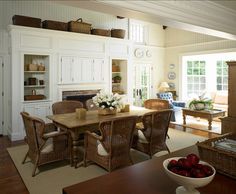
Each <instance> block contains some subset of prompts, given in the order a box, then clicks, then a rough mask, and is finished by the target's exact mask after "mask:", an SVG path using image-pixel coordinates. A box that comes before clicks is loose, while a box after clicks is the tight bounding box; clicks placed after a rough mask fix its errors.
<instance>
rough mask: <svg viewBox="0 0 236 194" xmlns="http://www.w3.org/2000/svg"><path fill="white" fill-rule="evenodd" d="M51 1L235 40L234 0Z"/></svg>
mask: <svg viewBox="0 0 236 194" xmlns="http://www.w3.org/2000/svg"><path fill="white" fill-rule="evenodd" d="M55 2H57V3H61V4H64V5H69V6H77V7H80V8H85V9H90V10H94V11H98V12H103V13H108V14H112V15H118V16H123V17H127V18H133V19H139V20H144V21H148V22H153V23H157V24H161V25H164V26H169V27H173V28H178V29H183V30H188V31H193V32H198V33H203V34H208V35H212V36H218V37H221V38H226V39H232V40H236V25H235V21H236V1H216V0H215V1H200V0H199V1H198V0H194V1H192V0H188V1H183V0H175V1H172V0H164V1H163V0H162V1H161V0H160V1H159V0H157V1H147V0H146V1H127V0H122V1H109V0H96V1H55Z"/></svg>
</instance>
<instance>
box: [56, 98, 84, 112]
mask: <svg viewBox="0 0 236 194" xmlns="http://www.w3.org/2000/svg"><path fill="white" fill-rule="evenodd" d="M76 108H83V103H82V102H80V101H73V100H68V101H67V100H63V101H59V102H55V103H54V104H53V105H52V112H53V114H65V113H73V112H75V109H76Z"/></svg>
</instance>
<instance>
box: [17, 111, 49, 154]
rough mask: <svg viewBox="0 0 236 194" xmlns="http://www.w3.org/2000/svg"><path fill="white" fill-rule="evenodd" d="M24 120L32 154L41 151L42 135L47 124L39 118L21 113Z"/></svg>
mask: <svg viewBox="0 0 236 194" xmlns="http://www.w3.org/2000/svg"><path fill="white" fill-rule="evenodd" d="M20 114H21V116H22V119H23V123H24V127H25V133H26V139H27V144H28V146H29V151H30V152H31V153H36V152H38V151H39V149H40V146H41V144H42V142H43V140H42V135H43V133H44V129H45V122H44V121H43V120H41V119H39V118H36V117H32V116H30V115H29V114H28V113H27V112H21V113H20Z"/></svg>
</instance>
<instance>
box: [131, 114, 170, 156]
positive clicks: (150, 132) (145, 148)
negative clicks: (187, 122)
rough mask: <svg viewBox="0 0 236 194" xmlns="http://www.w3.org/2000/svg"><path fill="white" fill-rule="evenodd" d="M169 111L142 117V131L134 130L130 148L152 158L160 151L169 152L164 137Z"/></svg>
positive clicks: (167, 125) (168, 120) (168, 121)
mask: <svg viewBox="0 0 236 194" xmlns="http://www.w3.org/2000/svg"><path fill="white" fill-rule="evenodd" d="M171 113H172V111H171V110H160V111H158V112H154V113H147V114H145V115H144V116H143V117H142V121H143V125H144V128H143V129H136V131H135V133H134V137H133V145H132V148H134V149H136V150H139V151H141V152H144V153H146V154H148V155H149V156H150V158H152V156H153V155H154V154H155V153H157V152H159V151H162V150H167V151H168V152H170V150H169V148H168V147H167V145H166V136H167V131H168V127H169V123H170V117H171Z"/></svg>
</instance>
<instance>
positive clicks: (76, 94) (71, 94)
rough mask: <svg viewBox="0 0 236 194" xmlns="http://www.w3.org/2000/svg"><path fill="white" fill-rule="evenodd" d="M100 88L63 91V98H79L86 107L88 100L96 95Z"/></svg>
mask: <svg viewBox="0 0 236 194" xmlns="http://www.w3.org/2000/svg"><path fill="white" fill-rule="evenodd" d="M99 92H100V90H73V91H62V100H78V101H80V102H82V103H83V105H84V107H85V108H86V101H87V100H88V99H91V98H92V97H94V96H96V94H97V93H99Z"/></svg>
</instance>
